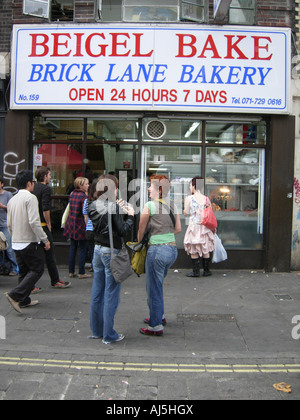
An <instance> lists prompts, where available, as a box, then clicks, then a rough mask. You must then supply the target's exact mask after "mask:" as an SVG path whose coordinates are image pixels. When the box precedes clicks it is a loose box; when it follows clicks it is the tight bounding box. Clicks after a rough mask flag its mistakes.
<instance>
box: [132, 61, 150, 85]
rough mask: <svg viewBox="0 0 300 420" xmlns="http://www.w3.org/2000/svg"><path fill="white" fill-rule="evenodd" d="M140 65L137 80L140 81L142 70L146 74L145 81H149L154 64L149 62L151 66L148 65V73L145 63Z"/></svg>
mask: <svg viewBox="0 0 300 420" xmlns="http://www.w3.org/2000/svg"><path fill="white" fill-rule="evenodd" d="M139 67H140V69H139V72H138V75H137V78H136V80H135V82H139V81H140V77H141V73H142V72H143V74H144V78H145V82H149V78H150V73H151V70H152V68H153V64H149V66H148V67H149V70H148V73H147V70H146V67H145V65H144V64H140V65H139Z"/></svg>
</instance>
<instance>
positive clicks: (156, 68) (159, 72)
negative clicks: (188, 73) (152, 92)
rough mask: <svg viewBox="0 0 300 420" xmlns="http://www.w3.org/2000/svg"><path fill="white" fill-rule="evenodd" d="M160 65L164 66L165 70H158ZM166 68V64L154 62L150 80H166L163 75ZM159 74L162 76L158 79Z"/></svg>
mask: <svg viewBox="0 0 300 420" xmlns="http://www.w3.org/2000/svg"><path fill="white" fill-rule="evenodd" d="M160 67H165V70H160ZM167 68H168V66H167V65H166V64H156V65H155V72H154V76H153V80H152V82H160V83H161V82H164V81H165V80H166V78H165V77H164V75H165V71H166V69H167ZM159 75H161V76H163V78H162V79H161V80H159Z"/></svg>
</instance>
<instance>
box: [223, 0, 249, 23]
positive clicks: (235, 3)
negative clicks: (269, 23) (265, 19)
mask: <svg viewBox="0 0 300 420" xmlns="http://www.w3.org/2000/svg"><path fill="white" fill-rule="evenodd" d="M255 9H256V1H255V0H232V2H231V5H230V8H229V23H232V24H234V25H255V20H256V19H255V12H256V10H255Z"/></svg>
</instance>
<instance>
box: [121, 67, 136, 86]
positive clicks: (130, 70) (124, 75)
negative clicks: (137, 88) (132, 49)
mask: <svg viewBox="0 0 300 420" xmlns="http://www.w3.org/2000/svg"><path fill="white" fill-rule="evenodd" d="M124 77H128V82H133V78H132V69H131V64H129V66H128V67H127V69H126V70H125V72H124V74H123V76H122V77H121V79H120V80H119V82H124Z"/></svg>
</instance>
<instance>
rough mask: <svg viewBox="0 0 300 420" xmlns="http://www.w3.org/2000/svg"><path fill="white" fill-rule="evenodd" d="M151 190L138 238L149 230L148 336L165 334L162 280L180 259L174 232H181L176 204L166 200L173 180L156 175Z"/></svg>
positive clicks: (146, 333)
mask: <svg viewBox="0 0 300 420" xmlns="http://www.w3.org/2000/svg"><path fill="white" fill-rule="evenodd" d="M150 183H151V184H150V187H149V189H148V191H149V196H150V199H151V201H148V202H147V203H146V205H145V207H144V209H143V211H142V214H141V218H140V224H139V231H138V241H139V242H140V241H141V240H142V239H143V236H144V233H145V232H146V230H147V231H148V232H149V236H150V240H149V245H150V246H149V248H148V251H147V257H146V288H147V297H148V306H149V311H150V318H146V319H145V320H144V322H145V323H147V324H148V327H147V328H141V329H140V332H141V333H142V334H145V335H162V334H163V329H164V327H163V324H165V323H166V321H165V319H164V298H163V280H164V278H165V277H166V275H167V273H168V269H169V268H170V267H171V266H172V265H173V264H174V262H175V261H176V259H177V247H176V242H175V235H176V234H177V233H179V232H180V231H181V223H180V217H179V214H178V212H177V210H176V209H175V206H174V203H173V202H172V201H170V200H169V199H167V198H166V197H167V196H168V194H169V190H170V180H169V179H168V177H166V176H165V175H153V176H152V177H151V178H150Z"/></svg>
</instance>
